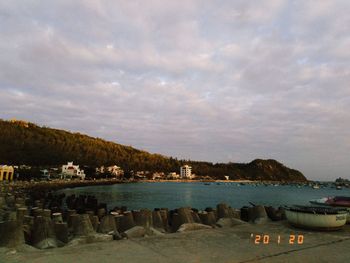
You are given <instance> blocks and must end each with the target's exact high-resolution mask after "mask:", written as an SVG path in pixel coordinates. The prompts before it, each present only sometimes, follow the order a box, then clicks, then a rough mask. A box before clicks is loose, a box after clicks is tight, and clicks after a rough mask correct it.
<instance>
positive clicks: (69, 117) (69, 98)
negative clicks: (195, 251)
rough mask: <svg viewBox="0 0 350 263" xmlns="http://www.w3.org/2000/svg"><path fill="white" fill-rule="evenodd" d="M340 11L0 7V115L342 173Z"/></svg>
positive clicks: (345, 143)
mask: <svg viewBox="0 0 350 263" xmlns="http://www.w3.org/2000/svg"><path fill="white" fill-rule="evenodd" d="M349 11H350V4H349V3H348V2H347V1H342V0H339V1H318V2H317V5H316V4H314V3H313V2H310V1H282V0H270V1H262V2H259V3H257V2H251V1H239V0H237V1H225V0H222V1H219V2H217V1H215V2H213V1H197V0H190V1H185V2H183V1H182V2H176V1H159V0H154V1H147V4H146V3H145V2H144V1H132V2H130V1H100V2H96V1H74V2H72V1H66V0H64V1H50V3H49V2H43V3H40V4H39V3H38V2H36V1H26V2H23V1H3V2H1V3H0V35H1V41H0V91H1V93H2V96H1V97H0V112H1V113H2V114H1V118H13V117H16V118H23V119H27V120H30V121H33V122H36V123H39V124H42V125H46V126H53V127H56V128H63V129H68V130H73V131H79V132H84V133H87V134H90V135H93V136H98V137H102V138H106V139H108V140H113V141H116V142H119V143H123V144H127V145H133V146H135V147H139V148H142V149H145V150H149V151H151V152H158V153H162V154H166V155H172V156H176V157H179V158H191V159H199V160H208V161H214V162H226V161H235V162H248V161H251V160H252V159H254V158H258V157H261V158H275V159H277V160H280V161H282V162H284V163H285V164H286V165H289V166H291V167H294V168H296V169H300V170H301V171H302V172H304V173H305V175H306V176H307V177H308V178H314V179H317V178H319V179H328V178H329V176H331V178H332V179H333V178H335V177H338V176H343V177H347V176H348V163H349V161H350V160H349V158H348V157H347V156H348V152H349V148H350V141H349V139H348V138H349V134H348V132H347V131H348V130H349V128H350V127H349V123H350V114H349V113H348V112H349V110H348V108H349V106H348V105H349V104H350V89H349V88H348V83H349V81H350V71H349V52H348V50H347V49H348V46H349V44H350V38H349V33H350V32H349V28H348V26H347V25H348V24H349V22H350V21H349V20H350V18H349V16H348V14H349Z"/></svg>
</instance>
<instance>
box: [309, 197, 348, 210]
mask: <svg viewBox="0 0 350 263" xmlns="http://www.w3.org/2000/svg"><path fill="white" fill-rule="evenodd" d="M309 202H310V203H311V204H316V205H327V206H339V207H349V208H350V197H348V196H329V197H323V198H320V199H314V200H311V201H309Z"/></svg>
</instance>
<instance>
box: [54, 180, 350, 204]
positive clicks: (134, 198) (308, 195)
mask: <svg viewBox="0 0 350 263" xmlns="http://www.w3.org/2000/svg"><path fill="white" fill-rule="evenodd" d="M60 192H65V193H66V194H76V195H79V194H85V195H95V196H96V197H97V198H98V200H99V202H103V203H107V204H108V207H109V208H113V207H114V206H123V205H125V206H127V207H128V208H129V209H140V208H150V209H153V208H156V207H159V208H160V207H168V208H170V209H174V208H177V207H182V206H191V207H195V208H198V209H204V208H206V207H208V206H212V207H214V206H216V204H218V203H220V202H226V203H228V204H229V205H231V206H232V207H236V208H240V207H242V206H244V205H249V202H252V203H254V204H263V205H272V206H280V205H291V204H308V201H309V200H311V199H315V198H321V197H324V196H332V195H348V196H350V189H343V190H342V191H337V190H336V189H333V188H322V189H312V188H310V187H301V188H297V187H295V186H277V187H276V186H267V187H266V186H263V185H261V186H253V185H249V184H247V185H244V186H239V185H238V184H237V183H226V184H219V185H218V184H214V183H212V184H210V185H205V184H204V183H173V182H171V183H170V182H169V183H135V184H116V185H108V186H89V187H80V188H73V189H65V190H61V191H60Z"/></svg>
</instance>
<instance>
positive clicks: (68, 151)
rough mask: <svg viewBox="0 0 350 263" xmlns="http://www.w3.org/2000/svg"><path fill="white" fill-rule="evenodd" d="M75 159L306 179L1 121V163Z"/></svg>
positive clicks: (258, 165) (285, 171)
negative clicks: (177, 156)
mask: <svg viewBox="0 0 350 263" xmlns="http://www.w3.org/2000/svg"><path fill="white" fill-rule="evenodd" d="M67 161H74V162H75V163H77V164H80V165H86V166H92V167H96V166H100V165H112V164H117V165H119V166H121V167H122V168H123V169H124V170H126V171H128V170H135V171H137V170H147V171H163V172H171V171H178V170H179V167H180V166H181V165H182V164H184V163H189V164H191V165H192V168H193V171H194V173H196V174H197V175H203V176H205V175H209V176H211V177H214V178H223V176H225V175H228V176H230V179H250V180H275V181H305V180H306V178H305V177H304V176H303V174H302V173H300V172H299V171H296V170H293V169H289V168H287V167H285V166H284V165H283V164H281V163H279V162H277V161H275V160H260V159H257V160H254V161H252V162H251V163H248V164H241V163H227V164H224V163H217V164H213V163H210V162H197V161H184V160H177V159H175V158H171V157H166V156H163V155H160V154H151V153H148V152H145V151H141V150H138V149H135V148H132V147H130V146H124V145H121V144H117V143H113V142H108V141H105V140H102V139H99V138H93V137H90V136H87V135H82V134H80V133H71V132H67V131H64V130H58V129H51V128H47V127H40V126H37V125H35V124H32V123H27V122H23V121H3V120H0V163H1V164H27V165H32V166H42V165H61V164H64V163H66V162H67Z"/></svg>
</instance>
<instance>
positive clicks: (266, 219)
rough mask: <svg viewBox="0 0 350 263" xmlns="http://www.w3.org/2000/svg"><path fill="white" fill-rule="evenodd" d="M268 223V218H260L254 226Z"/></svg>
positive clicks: (255, 221)
mask: <svg viewBox="0 0 350 263" xmlns="http://www.w3.org/2000/svg"><path fill="white" fill-rule="evenodd" d="M267 222H268V218H267V217H258V218H256V219H255V220H254V221H253V223H254V224H265V223H267Z"/></svg>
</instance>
